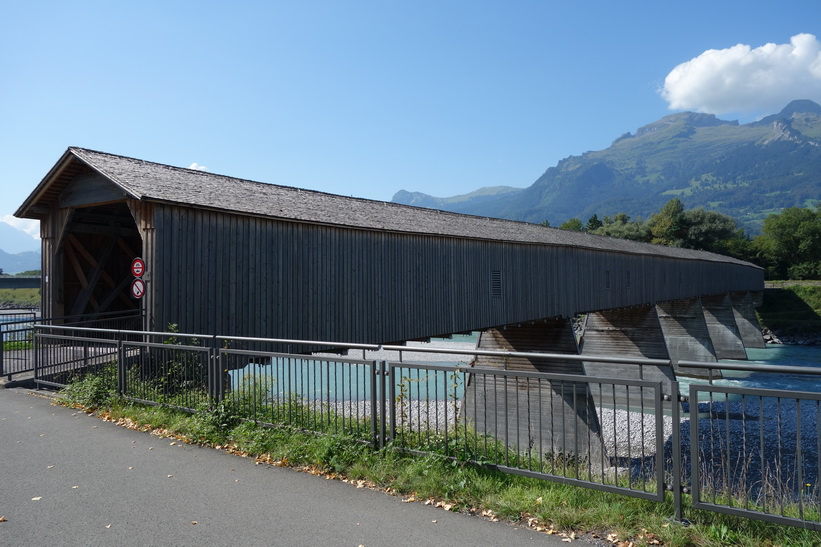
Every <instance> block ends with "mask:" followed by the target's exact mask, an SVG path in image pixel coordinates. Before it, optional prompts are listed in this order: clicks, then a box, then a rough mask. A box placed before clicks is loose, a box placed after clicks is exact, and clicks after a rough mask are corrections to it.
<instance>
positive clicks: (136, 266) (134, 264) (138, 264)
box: [131, 257, 145, 277]
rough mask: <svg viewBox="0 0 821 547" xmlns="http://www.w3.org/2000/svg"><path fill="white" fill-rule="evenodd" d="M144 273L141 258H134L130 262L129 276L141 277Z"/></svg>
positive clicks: (143, 262)
mask: <svg viewBox="0 0 821 547" xmlns="http://www.w3.org/2000/svg"><path fill="white" fill-rule="evenodd" d="M144 273H145V261H144V260H143V259H142V258H139V257H137V258H135V259H134V260H132V261H131V274H132V275H133V276H134V277H142V276H143V274H144Z"/></svg>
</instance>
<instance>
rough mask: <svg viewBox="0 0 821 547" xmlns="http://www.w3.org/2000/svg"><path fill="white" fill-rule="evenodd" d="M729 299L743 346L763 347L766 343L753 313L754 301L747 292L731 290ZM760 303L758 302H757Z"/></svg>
mask: <svg viewBox="0 0 821 547" xmlns="http://www.w3.org/2000/svg"><path fill="white" fill-rule="evenodd" d="M730 301H731V302H732V305H733V315H734V316H735V322H736V325H738V334H739V336H741V342H742V343H743V344H744V347H745V348H756V349H764V348H766V347H767V344H766V343H765V342H764V336H763V335H762V334H761V327H759V325H758V317H756V315H755V305H756V302H755V301H754V300H753V295H752V294H751V293H749V292H731V293H730ZM759 305H760V304H759Z"/></svg>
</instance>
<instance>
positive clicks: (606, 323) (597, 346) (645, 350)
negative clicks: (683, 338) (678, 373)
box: [581, 304, 676, 410]
mask: <svg viewBox="0 0 821 547" xmlns="http://www.w3.org/2000/svg"><path fill="white" fill-rule="evenodd" d="M581 354H582V355H584V356H590V357H594V356H597V355H607V356H618V357H635V358H639V359H641V358H644V359H669V358H670V356H669V354H668V351H667V344H666V342H665V340H664V333H663V332H662V329H661V323H660V322H659V317H658V314H657V313H656V307H655V306H654V305H649V304H648V305H643V306H634V307H631V308H621V309H613V310H603V311H598V312H594V313H590V314H588V315H587V320H586V324H585V328H584V337H583V339H582V344H581ZM584 370H585V373H586V374H587V375H588V376H602V377H605V378H626V379H642V380H650V381H660V382H661V383H662V385H663V387H662V389H663V392H664V393H665V394H669V393H671V385H670V382H672V381H674V380H675V379H676V378H675V373H674V372H673V369H672V368H670V367H655V366H641V367H640V366H636V365H618V364H610V363H599V362H596V361H594V360H590V361H585V362H584ZM628 395H629V396H628ZM594 396H596V394H595V392H594ZM614 397H615V399H616V404H617V405H618V406H621V405H627V404H628V402H629V404H630V405H631V406H633V405H636V404H637V402H638V401H639V400H640V399H642V400H643V402H644V404H645V405H648V404H653V399H652V394H651V393H649V392H647V393H643V394H642V396H641V398H639V397H638V394H636V395H635V396H634V394H633V392H632V391H631V393H629V394H628V393H627V392H626V390H625V389H616V390H615V393H613V394H612V395H610V396H609V399H610V400H611V401H612V399H613V398H614ZM602 398H603V399H604V400H605V401H607V399H608V397H607V396H604V395H603V396H602ZM611 404H612V403H611ZM636 410H638V409H637V408H636Z"/></svg>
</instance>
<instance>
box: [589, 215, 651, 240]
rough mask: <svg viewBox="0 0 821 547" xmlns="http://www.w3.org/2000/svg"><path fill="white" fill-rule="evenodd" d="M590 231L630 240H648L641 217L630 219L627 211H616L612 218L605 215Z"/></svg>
mask: <svg viewBox="0 0 821 547" xmlns="http://www.w3.org/2000/svg"><path fill="white" fill-rule="evenodd" d="M591 233H594V234H598V235H603V236H610V237H618V238H620V239H630V240H632V241H644V242H647V241H650V231H649V230H648V228H647V226H646V224H645V223H644V222H643V221H642V220H641V219H637V220H630V216H629V215H628V214H627V213H618V214H617V215H614V216H613V217H612V218H611V217H609V216H605V217H604V222H603V223H602V225H601V226H600V227H599V228H597V229H596V230H594V231H593V232H591Z"/></svg>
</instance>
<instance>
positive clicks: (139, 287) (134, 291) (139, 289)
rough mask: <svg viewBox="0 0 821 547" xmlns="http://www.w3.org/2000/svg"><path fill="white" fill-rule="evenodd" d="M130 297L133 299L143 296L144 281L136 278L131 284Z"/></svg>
mask: <svg viewBox="0 0 821 547" xmlns="http://www.w3.org/2000/svg"><path fill="white" fill-rule="evenodd" d="M131 296H132V297H133V298H142V297H143V296H145V281H143V280H142V279H140V278H137V279H135V280H134V281H132V282H131Z"/></svg>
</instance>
